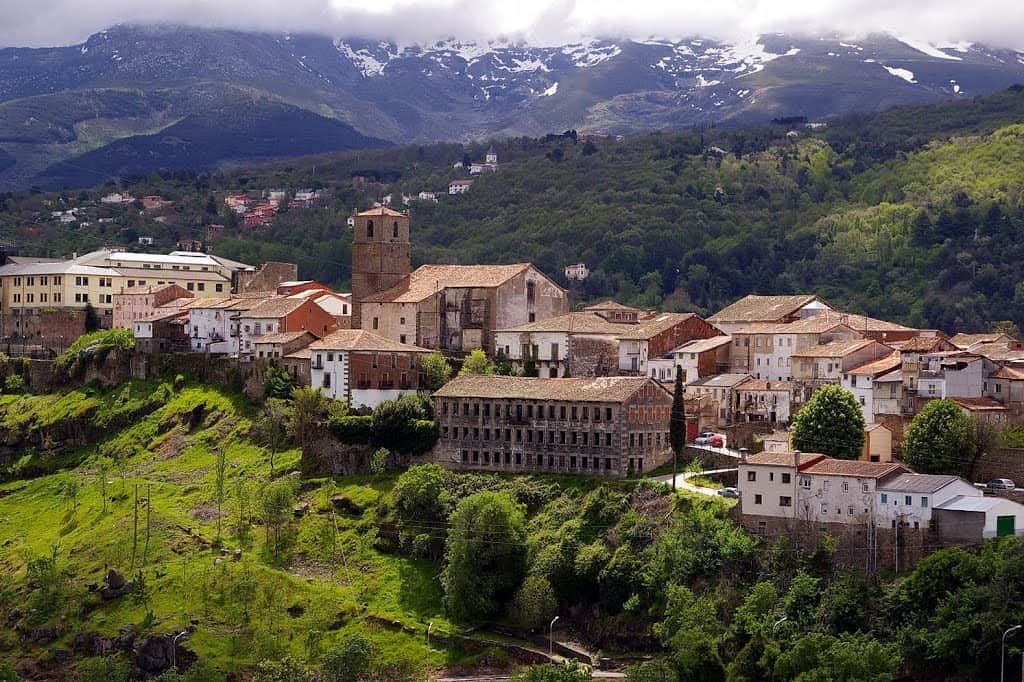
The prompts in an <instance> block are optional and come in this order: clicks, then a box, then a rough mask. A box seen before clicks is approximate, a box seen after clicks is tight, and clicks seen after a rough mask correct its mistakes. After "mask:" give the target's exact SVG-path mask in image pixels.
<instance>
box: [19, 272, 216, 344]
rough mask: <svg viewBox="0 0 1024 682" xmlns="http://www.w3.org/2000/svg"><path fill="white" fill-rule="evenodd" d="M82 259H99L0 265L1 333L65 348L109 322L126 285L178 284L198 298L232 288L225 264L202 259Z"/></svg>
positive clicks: (126, 287)
mask: <svg viewBox="0 0 1024 682" xmlns="http://www.w3.org/2000/svg"><path fill="white" fill-rule="evenodd" d="M97 253H107V254H108V255H109V254H111V253H114V252H97ZM131 255H135V254H131ZM201 255H205V254H201ZM83 261H92V262H97V261H99V262H102V261H101V259H99V258H98V257H96V256H95V254H87V255H86V256H85V257H82V258H76V259H74V260H68V261H39V262H21V263H11V264H8V265H4V266H2V267H0V338H3V339H7V340H11V339H17V340H20V341H21V342H22V343H24V342H25V341H26V340H28V341H30V342H32V343H34V344H38V345H41V346H45V347H49V348H51V349H57V348H63V347H66V346H67V345H68V344H69V343H70V342H71V341H73V340H74V339H75V338H77V337H78V336H79V335H81V334H82V333H83V332H85V331H86V330H87V329H89V328H90V327H91V326H99V327H102V328H107V327H110V326H112V318H113V307H114V306H113V304H114V294H118V293H121V292H123V291H124V290H126V289H128V288H130V287H136V286H145V285H161V284H177V285H179V286H181V287H182V288H183V289H186V290H187V291H190V292H194V294H195V296H197V297H205V296H225V295H228V294H230V293H231V271H230V269H225V268H224V267H223V266H214V265H211V264H210V263H209V262H206V261H205V260H202V259H195V260H193V261H191V262H188V263H184V264H182V263H178V265H179V267H178V268H174V267H173V264H171V263H170V262H169V261H168V262H159V261H160V257H159V256H158V255H149V260H137V259H127V258H126V259H124V260H122V261H116V262H118V263H124V264H125V266H122V267H113V266H112V265H93V264H89V263H87V262H83ZM128 264H131V265H132V266H133V267H127V265H128ZM147 265H148V266H149V267H146V266H147ZM157 265H159V266H160V267H155V266H157ZM164 265H168V267H166V268H165V267H163V266H164ZM183 265H188V266H189V267H187V268H186V267H183ZM134 266H138V267H134ZM192 266H195V267H192ZM225 272H227V274H225ZM89 308H91V309H92V310H93V311H95V313H96V318H95V319H92V320H89V319H87V317H88V316H87V310H88V309H89Z"/></svg>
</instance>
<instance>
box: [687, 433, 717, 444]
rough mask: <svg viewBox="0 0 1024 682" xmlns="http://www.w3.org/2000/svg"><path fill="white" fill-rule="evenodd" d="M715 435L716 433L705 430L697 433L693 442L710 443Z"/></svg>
mask: <svg viewBox="0 0 1024 682" xmlns="http://www.w3.org/2000/svg"><path fill="white" fill-rule="evenodd" d="M716 435H717V434H715V433H712V432H711V431H705V432H704V433H702V434H699V435H698V436H697V437H696V438H694V439H693V444H694V445H711V439H712V438H714V437H715V436H716Z"/></svg>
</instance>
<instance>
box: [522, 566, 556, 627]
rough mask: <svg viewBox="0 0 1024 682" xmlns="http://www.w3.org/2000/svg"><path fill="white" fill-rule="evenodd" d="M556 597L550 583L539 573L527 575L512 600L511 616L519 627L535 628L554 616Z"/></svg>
mask: <svg viewBox="0 0 1024 682" xmlns="http://www.w3.org/2000/svg"><path fill="white" fill-rule="evenodd" d="M557 609H558V599H557V598H556V597H555V591H554V590H553V589H552V588H551V583H550V582H548V579H547V578H544V577H543V576H539V575H528V576H526V579H525V580H524V581H523V584H522V586H521V587H520V588H519V591H518V592H516V596H515V599H514V600H513V602H512V608H511V616H512V619H513V620H514V621H515V622H516V624H517V625H519V627H521V628H523V629H525V630H535V629H537V628H540V627H543V626H544V625H546V624H547V623H548V622H550V621H551V619H552V618H553V617H554V616H555V613H556V611H557Z"/></svg>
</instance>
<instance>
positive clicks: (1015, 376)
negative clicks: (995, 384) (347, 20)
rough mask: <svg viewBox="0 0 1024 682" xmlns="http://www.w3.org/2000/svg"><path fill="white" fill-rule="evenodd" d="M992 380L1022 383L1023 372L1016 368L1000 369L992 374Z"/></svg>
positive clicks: (1023, 378) (1023, 379)
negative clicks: (1008, 380)
mask: <svg viewBox="0 0 1024 682" xmlns="http://www.w3.org/2000/svg"><path fill="white" fill-rule="evenodd" d="M992 378H993V379H1010V380H1011V381H1024V370H1021V369H1018V368H1016V367H1000V368H999V369H997V370H996V371H994V372H992Z"/></svg>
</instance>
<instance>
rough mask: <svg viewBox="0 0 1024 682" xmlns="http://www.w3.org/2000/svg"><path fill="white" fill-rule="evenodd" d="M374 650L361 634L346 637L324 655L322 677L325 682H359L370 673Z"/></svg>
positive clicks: (367, 639) (366, 638)
mask: <svg viewBox="0 0 1024 682" xmlns="http://www.w3.org/2000/svg"><path fill="white" fill-rule="evenodd" d="M371 655H372V649H371V647H370V640H369V638H368V637H367V636H366V635H364V634H363V633H361V632H356V633H353V634H351V635H348V636H346V637H345V638H344V639H342V640H341V643H340V644H339V645H338V646H337V647H335V648H334V649H331V650H330V651H328V652H327V654H325V655H324V662H323V666H322V669H321V675H322V677H323V680H324V682H359V681H360V680H363V679H366V677H367V675H369V673H370V663H371Z"/></svg>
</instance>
